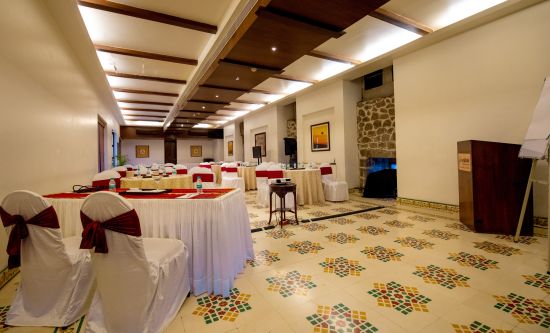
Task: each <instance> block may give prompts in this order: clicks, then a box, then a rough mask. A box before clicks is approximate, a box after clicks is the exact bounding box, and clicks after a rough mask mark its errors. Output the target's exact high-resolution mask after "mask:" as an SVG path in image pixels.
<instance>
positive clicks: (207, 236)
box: [47, 189, 254, 297]
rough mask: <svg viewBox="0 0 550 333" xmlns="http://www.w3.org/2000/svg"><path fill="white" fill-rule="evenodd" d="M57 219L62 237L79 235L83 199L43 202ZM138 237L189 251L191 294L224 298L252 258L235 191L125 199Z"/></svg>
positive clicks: (241, 205) (243, 210) (245, 220)
mask: <svg viewBox="0 0 550 333" xmlns="http://www.w3.org/2000/svg"><path fill="white" fill-rule="evenodd" d="M47 200H48V201H49V202H51V204H52V205H53V206H54V208H55V210H56V212H57V215H58V217H59V223H60V227H61V231H62V233H63V236H64V237H69V236H77V235H80V234H81V233H82V225H81V223H80V207H81V205H82V202H83V201H84V199H47ZM129 200H130V202H131V203H132V205H133V206H134V208H135V210H136V212H137V214H138V216H139V219H140V224H141V232H142V234H143V237H160V238H177V239H180V240H182V241H183V242H184V243H185V246H187V248H188V249H189V260H188V262H189V265H190V267H189V272H190V281H191V290H192V292H193V294H194V295H199V294H202V293H204V292H208V293H209V294H215V295H224V296H225V297H227V296H229V290H231V288H232V287H233V281H234V279H235V278H236V276H237V274H238V273H240V272H242V271H243V269H244V266H245V263H246V259H253V258H254V249H253V247H252V235H251V233H250V222H249V218H248V211H247V209H246V205H245V202H244V196H243V195H242V194H241V191H240V190H238V189H237V190H234V191H231V192H229V193H227V194H225V195H223V196H222V197H219V198H216V199H129Z"/></svg>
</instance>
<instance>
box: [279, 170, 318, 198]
mask: <svg viewBox="0 0 550 333" xmlns="http://www.w3.org/2000/svg"><path fill="white" fill-rule="evenodd" d="M283 174H284V176H285V177H286V178H290V179H292V182H293V183H295V184H296V197H297V198H298V205H300V206H303V205H311V204H314V203H324V202H325V193H324V192H323V182H322V181H321V170H319V169H303V170H284V171H283Z"/></svg>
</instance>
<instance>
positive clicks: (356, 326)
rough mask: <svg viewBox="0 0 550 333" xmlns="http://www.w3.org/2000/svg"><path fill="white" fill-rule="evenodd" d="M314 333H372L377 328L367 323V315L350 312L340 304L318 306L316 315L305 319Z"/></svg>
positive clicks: (359, 312)
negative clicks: (311, 326)
mask: <svg viewBox="0 0 550 333" xmlns="http://www.w3.org/2000/svg"><path fill="white" fill-rule="evenodd" d="M306 319H307V321H308V322H309V323H310V324H311V325H313V332H316V333H359V332H360V333H374V332H377V331H378V328H376V327H375V326H373V325H372V324H371V323H369V322H368V321H367V313H366V312H364V311H358V310H351V309H350V308H348V307H347V306H345V305H344V304H342V303H340V304H337V305H334V306H326V305H319V306H318V307H317V313H315V314H312V315H310V316H308V317H306Z"/></svg>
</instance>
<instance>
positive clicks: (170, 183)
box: [120, 175, 193, 189]
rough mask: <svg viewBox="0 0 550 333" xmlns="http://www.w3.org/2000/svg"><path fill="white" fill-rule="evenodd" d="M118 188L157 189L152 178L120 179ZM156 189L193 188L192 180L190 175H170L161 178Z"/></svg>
mask: <svg viewBox="0 0 550 333" xmlns="http://www.w3.org/2000/svg"><path fill="white" fill-rule="evenodd" d="M120 187H122V188H145V189H150V188H157V183H156V181H155V180H154V178H143V177H124V178H121V179H120ZM158 188H161V189H174V188H193V178H192V177H191V175H175V176H174V175H170V176H167V177H161V178H160V181H159V184H158Z"/></svg>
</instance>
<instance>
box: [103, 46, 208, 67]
mask: <svg viewBox="0 0 550 333" xmlns="http://www.w3.org/2000/svg"><path fill="white" fill-rule="evenodd" d="M94 46H95V49H96V50H98V51H101V52H107V53H114V54H121V55H125V56H129V57H136V58H146V59H152V60H159V61H167V62H174V63H178V64H184V65H191V66H196V65H197V64H198V61H197V60H196V59H188V58H182V57H174V56H170V55H166V54H160V53H150V52H143V51H138V50H132V49H125V48H122V47H116V46H109V45H102V44H94Z"/></svg>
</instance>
